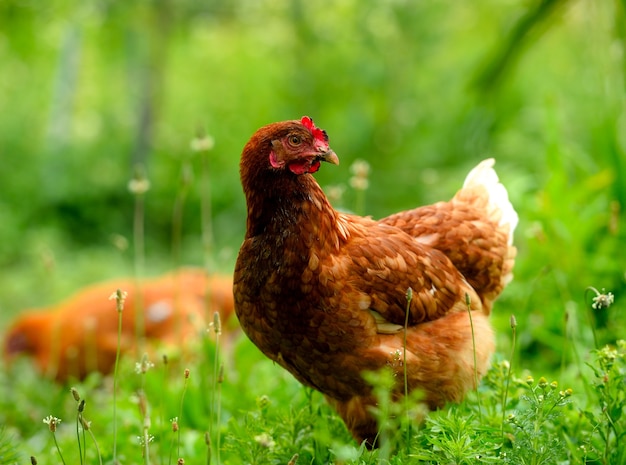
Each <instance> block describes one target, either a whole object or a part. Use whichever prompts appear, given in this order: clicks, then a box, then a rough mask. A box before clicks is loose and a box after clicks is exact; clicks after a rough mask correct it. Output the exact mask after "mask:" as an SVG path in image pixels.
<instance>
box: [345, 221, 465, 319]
mask: <svg viewBox="0 0 626 465" xmlns="http://www.w3.org/2000/svg"><path fill="white" fill-rule="evenodd" d="M349 220H350V225H351V226H350V227H351V228H352V240H351V241H350V242H348V244H347V245H346V248H345V252H346V253H345V254H343V255H342V256H341V260H342V261H343V268H344V269H345V270H346V274H345V276H352V277H353V278H352V283H351V284H352V286H353V287H354V288H355V291H356V292H358V293H362V294H365V295H367V296H368V297H369V299H370V304H369V308H370V309H372V310H374V311H376V312H378V313H379V314H380V315H382V316H383V317H384V319H385V320H387V321H389V322H391V323H394V324H397V325H404V323H405V315H406V308H407V298H406V293H407V290H408V289H409V288H411V289H412V290H413V298H412V300H411V306H410V314H409V325H411V326H413V325H416V324H419V323H423V322H426V321H432V320H435V319H437V318H440V317H442V316H443V315H445V314H447V313H448V312H449V311H450V310H452V309H453V308H455V306H458V305H459V303H461V304H464V302H465V294H469V295H470V297H472V298H476V294H475V292H474V290H473V289H472V288H471V286H470V285H469V284H468V283H467V282H466V281H465V279H464V277H463V275H462V274H461V273H460V272H459V271H458V270H457V269H456V268H455V266H454V264H453V263H452V261H451V260H450V259H449V258H448V257H446V255H445V254H444V253H442V252H441V251H439V250H436V249H433V248H432V247H429V246H427V245H424V244H421V243H420V242H418V241H417V240H415V238H413V237H411V236H410V235H408V234H407V233H405V232H404V231H402V230H400V229H398V228H395V227H391V226H389V225H386V224H381V223H376V222H374V221H371V220H369V219H363V218H358V217H349ZM354 298H355V296H354V295H350V294H348V295H346V296H345V299H346V300H348V299H354ZM476 300H477V298H476ZM345 304H346V305H349V303H348V302H347V301H346V302H345ZM457 308H458V307H457ZM461 308H464V307H463V305H462V306H461ZM474 308H475V307H474Z"/></svg>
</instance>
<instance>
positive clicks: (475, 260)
mask: <svg viewBox="0 0 626 465" xmlns="http://www.w3.org/2000/svg"><path fill="white" fill-rule="evenodd" d="M322 161H326V162H329V163H332V164H338V158H337V156H336V155H335V153H334V152H333V151H332V150H331V149H330V147H329V145H328V137H327V135H326V132H325V131H322V130H320V129H318V128H317V127H316V126H315V125H314V124H313V122H312V120H311V119H310V118H308V117H303V118H302V120H300V121H297V120H296V121H285V122H280V123H274V124H270V125H268V126H265V127H263V128H261V129H259V130H258V131H257V132H256V133H255V134H254V135H253V136H252V138H251V139H250V141H249V142H248V143H247V144H246V146H245V147H244V149H243V153H242V156H241V163H240V174H241V182H242V186H243V190H244V193H245V196H246V203H247V211H248V219H247V230H246V235H245V240H244V242H243V245H242V246H241V250H240V252H239V257H238V259H237V264H236V267H235V274H234V294H235V311H236V313H237V316H238V317H239V321H240V323H241V326H242V327H243V329H244V331H245V332H246V334H247V335H248V337H249V338H250V339H251V340H252V342H253V343H254V344H256V345H257V346H258V347H259V349H261V351H262V352H263V353H264V354H265V355H267V356H268V357H269V358H270V359H272V360H274V361H276V362H277V363H278V364H280V365H281V366H282V367H284V368H285V369H287V370H289V371H290V372H291V373H292V374H293V375H294V376H295V377H296V378H297V379H298V380H299V381H300V382H301V383H303V384H305V385H306V386H310V387H312V388H314V389H317V390H319V391H320V392H322V393H323V394H324V395H325V396H326V398H327V400H328V401H329V402H330V404H332V405H333V406H334V407H335V408H336V410H337V411H338V412H339V414H340V415H341V417H342V418H343V420H344V421H345V423H346V425H347V427H348V429H349V430H350V431H351V432H352V434H353V436H354V437H355V439H356V440H358V441H359V442H360V441H364V440H365V441H367V443H368V444H369V445H370V446H371V445H374V444H375V441H376V437H377V434H378V425H377V424H376V420H375V418H374V417H373V416H372V414H371V407H372V406H375V405H376V398H375V396H374V395H373V393H372V386H371V385H370V384H369V383H368V382H367V381H365V379H364V378H363V373H364V372H366V371H375V370H380V369H381V368H384V367H388V368H389V369H390V370H392V371H393V373H394V376H395V379H396V380H397V383H396V386H395V388H394V395H395V396H396V397H400V396H402V395H403V393H404V382H403V381H404V370H405V368H404V364H405V363H406V374H407V379H408V389H409V390H410V391H413V390H420V391H421V392H422V394H423V399H424V402H425V403H426V404H427V405H428V406H429V407H430V408H437V407H440V406H442V405H444V404H445V403H446V402H449V401H452V402H458V401H460V400H462V399H463V397H464V395H465V393H466V392H467V391H468V390H470V389H472V388H473V387H474V386H475V370H476V373H478V375H479V376H482V375H483V374H484V373H485V371H486V370H487V368H488V364H489V360H490V356H491V354H492V353H493V351H494V336H493V332H492V329H491V327H490V325H489V321H488V316H489V313H490V311H491V307H492V304H493V301H494V299H495V298H496V297H497V296H498V295H499V294H500V292H501V291H502V289H503V288H504V286H505V285H506V284H507V283H508V282H509V281H510V279H511V277H512V275H511V270H512V268H513V262H514V257H515V253H516V249H515V247H513V245H512V237H513V230H514V229H515V226H516V224H517V214H516V213H515V211H514V209H513V207H512V206H511V204H510V202H509V200H508V195H507V192H506V189H505V188H504V186H502V184H500V183H499V181H498V177H497V175H496V173H495V171H494V170H493V168H492V166H493V164H494V161H493V160H492V159H489V160H485V161H483V162H482V163H480V164H479V165H478V166H477V167H476V168H475V169H474V170H472V172H471V173H470V174H469V175H468V176H467V179H466V181H465V184H464V186H463V188H462V189H461V190H460V191H459V192H458V193H457V194H456V195H455V196H454V198H453V199H452V200H451V201H449V202H440V203H437V204H435V205H431V206H426V207H421V208H417V209H414V210H410V211H406V212H401V213H397V214H395V215H392V216H389V217H387V218H384V219H382V220H379V221H374V220H372V219H370V218H368V217H360V216H355V215H350V214H345V213H340V212H338V211H336V210H334V209H333V208H332V206H331V205H330V203H329V202H328V200H327V198H326V196H325V195H324V193H323V192H322V190H321V188H320V187H319V185H318V184H317V182H316V181H315V179H314V178H313V176H312V175H311V174H312V173H314V172H316V171H317V170H318V169H319V167H320V163H321V162H322ZM409 288H411V289H412V299H411V300H410V308H409V314H408V316H407V315H406V309H407V298H406V295H407V290H408V289H409ZM467 302H469V303H470V307H471V317H470V313H469V311H468V303H467ZM405 320H407V321H408V326H407V327H406V355H405V353H404V340H405V334H404V333H405V329H404V326H405ZM472 325H473V331H474V334H473V335H472ZM472 336H474V338H473V337H472ZM473 341H475V351H474V343H473ZM474 360H476V367H474Z"/></svg>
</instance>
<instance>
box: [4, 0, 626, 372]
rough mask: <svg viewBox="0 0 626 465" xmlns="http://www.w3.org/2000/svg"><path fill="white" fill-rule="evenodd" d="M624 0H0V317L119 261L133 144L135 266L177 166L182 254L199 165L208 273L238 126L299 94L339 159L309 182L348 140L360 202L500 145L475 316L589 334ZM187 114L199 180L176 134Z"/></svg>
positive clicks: (336, 178)
mask: <svg viewBox="0 0 626 465" xmlns="http://www.w3.org/2000/svg"><path fill="white" fill-rule="evenodd" d="M625 18H626V16H625V12H624V5H623V3H621V2H619V1H615V2H611V1H604V2H593V1H584V0H569V1H568V0H560V1H556V0H508V1H504V2H503V1H500V0H478V1H474V2H457V1H452V0H438V1H432V2H416V1H410V0H393V1H387V2H375V1H357V0H319V1H316V2H307V1H304V0H291V1H287V0H283V1H274V0H239V1H232V0H208V1H205V2H195V1H191V0H160V1H157V0H144V1H139V0H127V1H123V2H116V1H112V0H100V1H95V0H93V1H86V2H85V1H82V2H81V1H76V0H51V1H48V2H43V3H42V2H37V1H34V0H3V1H2V2H0V63H2V73H0V108H2V110H3V111H2V113H1V114H0V193H1V195H0V265H1V266H2V269H3V283H1V284H0V299H1V300H2V301H1V302H0V304H1V305H2V306H3V312H2V317H1V319H0V323H1V322H2V321H3V320H6V319H8V317H9V315H10V314H12V313H15V312H16V311H18V310H19V309H20V308H22V307H25V306H35V305H43V304H49V303H51V302H54V301H57V300H59V299H60V298H61V297H64V296H66V295H67V294H68V293H69V292H71V291H73V290H75V289H76V288H78V287H79V286H80V285H82V284H85V283H86V282H90V281H95V280H99V279H103V278H105V277H109V276H112V275H119V274H126V275H127V274H131V273H132V270H133V268H132V261H133V260H132V257H133V250H132V244H133V240H132V238H133V216H134V198H133V196H132V195H131V194H130V193H129V192H128V188H127V185H128V181H129V180H130V179H131V177H132V175H133V170H134V169H135V167H136V166H137V165H140V166H142V167H144V168H145V170H146V173H147V176H148V178H149V180H150V186H151V188H150V190H149V191H148V192H147V193H146V195H145V209H146V211H145V227H146V253H147V269H148V270H147V273H152V271H153V270H154V271H156V270H159V271H161V270H162V269H165V268H169V267H171V266H173V265H174V264H175V263H173V259H172V257H171V249H172V242H171V240H172V239H171V237H172V230H173V227H174V226H173V223H172V221H173V220H172V218H173V213H172V212H173V208H174V202H175V199H176V198H177V196H178V195H179V194H180V192H181V190H182V189H184V188H185V187H184V185H183V183H182V179H185V180H187V179H190V178H189V177H185V178H183V177H182V174H181V173H185V176H188V175H189V173H190V172H191V173H192V178H191V187H190V191H189V195H188V196H187V197H186V202H185V204H184V215H183V226H182V231H183V238H182V240H183V245H182V255H181V258H180V261H181V262H184V263H195V264H200V263H203V252H202V243H201V225H200V223H201V220H200V216H201V215H200V210H201V208H200V192H201V189H203V188H208V189H209V190H210V195H211V199H212V228H213V232H214V242H215V243H214V247H213V249H212V254H213V255H214V264H213V266H214V267H215V269H219V270H222V271H225V272H229V270H230V268H231V266H232V263H233V261H234V257H235V256H236V252H237V249H238V247H239V244H240V241H241V239H242V237H243V230H244V225H245V205H244V199H243V195H242V192H241V187H240V184H239V178H238V160H239V154H240V152H241V149H242V147H243V145H244V144H245V142H246V141H247V139H248V138H249V136H250V135H251V134H252V133H253V132H254V131H255V130H256V129H257V128H258V127H259V126H261V125H264V124H266V123H269V122H272V121H277V120H283V119H292V118H298V117H300V116H302V115H304V114H307V115H310V116H312V117H313V118H314V119H315V120H316V122H317V123H318V125H319V126H321V127H323V128H324V129H326V130H327V131H328V133H329V135H330V139H331V146H332V147H333V148H334V149H335V151H336V152H337V153H338V154H339V157H340V159H341V161H342V165H341V166H340V167H338V168H334V167H327V166H325V167H324V168H323V169H322V171H321V172H320V173H318V175H316V176H317V178H318V179H319V180H320V183H321V184H322V185H323V186H330V185H337V184H347V180H348V178H349V176H350V172H349V166H350V164H351V163H352V162H353V161H354V160H356V159H365V160H367V161H368V162H369V163H370V165H371V167H372V171H371V175H370V189H369V190H368V191H367V193H366V195H367V198H366V202H365V210H366V211H365V213H366V214H371V215H373V216H375V217H380V216H384V215H387V214H390V213H393V212H395V211H397V210H400V209H407V208H410V207H413V206H417V205H421V204H426V203H431V202H434V201H437V200H441V199H446V198H449V197H450V196H451V195H452V194H453V193H454V191H455V190H456V189H457V188H458V187H459V186H460V184H461V182H462V180H463V178H464V176H465V173H466V172H467V171H468V170H469V169H470V168H471V167H472V166H473V165H475V164H476V163H477V162H478V161H480V160H481V159H483V158H486V157H490V156H493V157H495V158H496V159H497V161H498V164H497V169H498V172H499V174H500V176H501V178H502V179H503V181H504V183H505V184H506V185H507V187H508V188H509V192H510V196H511V199H512V201H513V203H514V204H515V206H516V208H517V209H518V212H519V214H520V219H521V221H520V225H519V229H518V232H517V235H516V243H517V244H518V248H519V257H518V264H517V268H516V279H515V281H514V282H513V284H512V285H511V286H510V287H509V288H508V290H507V291H506V293H505V295H504V296H503V298H502V299H501V301H500V303H499V305H497V306H496V309H495V315H494V320H495V323H496V326H497V328H498V331H499V333H500V335H501V339H502V340H506V338H508V334H507V331H506V328H507V326H508V321H509V316H510V314H512V313H513V314H515V315H516V317H517V321H518V324H519V328H518V334H520V344H521V347H522V350H523V351H524V354H525V357H528V360H530V359H532V358H533V357H536V358H535V359H536V360H537V361H538V363H539V361H541V363H543V362H546V363H548V364H552V365H553V366H556V365H558V364H559V363H560V362H561V355H560V353H559V348H560V347H562V345H563V344H564V341H565V340H566V339H567V338H568V337H574V336H571V334H568V331H572V332H573V333H572V334H574V333H575V335H576V336H575V337H576V338H580V339H581V340H582V341H583V342H587V343H590V342H591V341H592V338H591V333H590V332H589V331H588V329H589V328H585V324H586V322H587V321H588V320H587V317H586V316H585V315H586V314H585V311H586V310H585V309H586V308H587V307H588V305H585V303H584V301H583V299H584V297H583V296H584V290H585V288H586V287H587V286H595V287H597V288H598V289H600V288H607V289H608V290H611V291H612V292H613V293H614V294H615V296H616V304H615V306H614V307H613V308H618V309H619V308H620V307H621V306H623V305H624V304H623V302H624V301H623V300H622V299H620V295H621V294H622V293H623V291H624V290H626V278H625V271H626V252H624V243H625V239H626V233H625V227H626V224H625V221H624V218H625V206H626V161H625V157H624V151H625V148H626V137H625V135H626V128H625V127H624V124H625V123H624V122H625V117H626V112H625V94H624V86H625V84H624V82H625V81H624V70H625V63H626V61H625V58H624V48H625V44H626V19H625ZM205 133H206V134H209V135H210V136H211V137H212V138H213V139H214V140H215V147H214V149H213V150H211V151H210V152H209V153H208V160H207V163H208V167H209V172H210V183H209V185H208V186H206V185H204V186H203V185H202V183H201V178H202V176H201V174H200V173H201V166H202V163H203V161H202V157H201V155H200V154H198V153H195V152H194V151H193V150H192V149H191V148H190V142H191V141H192V139H193V138H194V137H196V136H197V135H198V134H205ZM183 166H185V167H186V168H185V169H183ZM353 202H354V193H353V192H351V191H350V190H347V191H346V193H345V195H344V199H343V206H345V207H350V206H351V205H353ZM124 239H125V240H126V241H128V242H129V244H130V248H128V249H126V248H125V247H124V246H123V245H124ZM587 304H588V303H587ZM611 312H613V313H610V312H609V311H607V313H603V314H599V315H597V323H598V325H599V326H600V328H599V333H598V334H599V335H600V337H601V338H602V342H610V341H611V340H613V339H614V338H615V336H616V334H618V333H620V332H622V333H623V330H624V327H625V325H624V316H623V312H621V313H622V315H620V312H619V311H618V310H615V311H612V310H611ZM566 313H567V317H566ZM576 325H578V326H576ZM579 326H580V327H579ZM568 328H569V329H568Z"/></svg>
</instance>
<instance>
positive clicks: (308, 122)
mask: <svg viewBox="0 0 626 465" xmlns="http://www.w3.org/2000/svg"><path fill="white" fill-rule="evenodd" d="M300 122H301V123H302V125H303V126H304V127H305V128H307V129H308V130H309V131H311V134H313V138H314V139H316V140H318V141H320V142H326V143H327V142H328V135H327V134H326V131H324V130H323V129H319V128H318V127H316V126H315V124H313V120H312V119H311V118H309V117H308V116H303V117H302V119H301V120H300Z"/></svg>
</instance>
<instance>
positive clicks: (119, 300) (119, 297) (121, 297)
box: [109, 289, 127, 463]
mask: <svg viewBox="0 0 626 465" xmlns="http://www.w3.org/2000/svg"><path fill="white" fill-rule="evenodd" d="M126 296H127V293H126V292H124V291H122V290H121V289H118V290H117V291H115V292H114V293H113V295H111V297H109V299H115V307H116V309H117V347H116V350H115V365H114V366H113V463H117V387H118V382H119V365H120V353H121V351H122V347H121V345H122V312H123V311H124V302H125V300H126Z"/></svg>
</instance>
